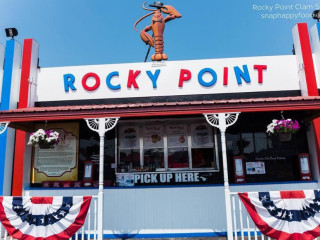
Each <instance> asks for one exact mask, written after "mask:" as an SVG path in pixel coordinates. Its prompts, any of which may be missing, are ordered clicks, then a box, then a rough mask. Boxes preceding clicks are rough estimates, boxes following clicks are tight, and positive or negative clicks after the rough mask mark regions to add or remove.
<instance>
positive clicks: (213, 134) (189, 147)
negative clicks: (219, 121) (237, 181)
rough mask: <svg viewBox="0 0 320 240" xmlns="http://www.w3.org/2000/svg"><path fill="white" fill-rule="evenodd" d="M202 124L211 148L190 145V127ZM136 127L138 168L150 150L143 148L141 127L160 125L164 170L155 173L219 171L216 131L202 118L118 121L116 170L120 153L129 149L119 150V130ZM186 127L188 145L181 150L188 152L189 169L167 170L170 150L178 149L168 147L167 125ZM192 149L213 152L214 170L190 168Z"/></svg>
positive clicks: (142, 164) (160, 169)
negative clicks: (145, 151) (203, 149)
mask: <svg viewBox="0 0 320 240" xmlns="http://www.w3.org/2000/svg"><path fill="white" fill-rule="evenodd" d="M181 121H183V122H181ZM199 121H201V122H203V123H204V124H206V125H208V127H209V131H210V134H211V137H210V140H211V141H212V144H211V146H193V145H192V135H191V125H192V124H195V123H197V122H199ZM130 124H132V126H135V127H138V129H139V144H140V146H139V149H140V167H143V166H144V150H146V149H150V148H144V145H143V126H146V125H151V126H152V125H156V124H158V125H161V126H162V127H163V136H162V137H163V147H162V149H163V154H164V168H156V170H155V172H166V171H167V172H174V171H201V172H205V171H207V172H219V171H220V159H219V152H218V151H219V147H218V144H219V143H218V134H217V130H216V129H215V128H213V127H212V126H211V125H210V124H208V123H207V122H206V120H205V119H204V118H186V119H183V120H182V119H179V118H166V119H161V120H155V119H146V120H123V121H119V123H118V126H117V129H116V136H115V138H116V144H115V147H116V156H115V158H116V159H115V160H116V169H118V163H119V161H120V151H121V150H124V149H129V148H120V140H119V129H120V128H121V127H123V126H124V125H130ZM175 124H177V125H179V124H181V125H183V124H185V125H187V141H188V145H187V146H185V147H182V146H181V148H187V152H188V163H189V167H186V168H169V166H168V165H169V163H168V153H169V149H170V148H179V147H168V137H167V125H175ZM193 148H209V149H212V151H213V157H214V159H213V161H214V162H215V164H216V168H212V167H210V168H193V166H192V149H193ZM134 149H136V148H134ZM130 173H135V171H131V172H130Z"/></svg>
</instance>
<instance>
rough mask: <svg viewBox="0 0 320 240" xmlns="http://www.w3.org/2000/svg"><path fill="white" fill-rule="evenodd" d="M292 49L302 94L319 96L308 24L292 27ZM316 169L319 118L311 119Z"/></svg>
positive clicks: (319, 132)
mask: <svg viewBox="0 0 320 240" xmlns="http://www.w3.org/2000/svg"><path fill="white" fill-rule="evenodd" d="M292 35H293V43H294V49H295V52H296V57H297V63H298V74H299V81H300V87H301V95H302V96H319V92H318V87H317V80H316V73H315V66H314V63H313V57H312V51H311V44H310V38H309V31H308V26H307V24H306V23H298V24H297V25H295V26H294V28H293V29H292ZM313 129H314V136H315V140H316V153H317V160H318V168H319V169H318V170H319V173H320V119H319V118H318V119H315V120H313Z"/></svg>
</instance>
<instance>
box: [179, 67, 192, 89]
mask: <svg viewBox="0 0 320 240" xmlns="http://www.w3.org/2000/svg"><path fill="white" fill-rule="evenodd" d="M190 79H191V72H190V71H189V70H187V69H181V70H180V77H179V87H183V82H184V81H188V80H190Z"/></svg>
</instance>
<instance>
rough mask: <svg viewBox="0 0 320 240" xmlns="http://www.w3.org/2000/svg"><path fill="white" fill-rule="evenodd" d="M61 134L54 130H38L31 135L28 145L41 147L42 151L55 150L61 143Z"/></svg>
mask: <svg viewBox="0 0 320 240" xmlns="http://www.w3.org/2000/svg"><path fill="white" fill-rule="evenodd" d="M59 140H60V137H59V133H58V132H57V131H54V130H43V129H38V130H37V131H36V132H34V133H31V134H30V137H29V142H28V145H32V146H39V148H41V149H50V148H54V147H55V146H56V145H57V144H58V143H59Z"/></svg>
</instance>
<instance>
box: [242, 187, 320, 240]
mask: <svg viewBox="0 0 320 240" xmlns="http://www.w3.org/2000/svg"><path fill="white" fill-rule="evenodd" d="M239 197H240V199H241V200H242V202H243V204H244V205H245V207H246V209H247V211H248V213H249V214H250V216H251V218H252V220H253V221H254V223H255V224H256V226H257V227H258V228H259V230H260V231H261V233H263V234H264V235H266V236H269V237H271V238H274V239H279V240H298V239H299V240H300V239H304V240H311V239H314V238H316V237H318V236H320V191H319V190H305V191H272V192H249V193H239Z"/></svg>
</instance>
